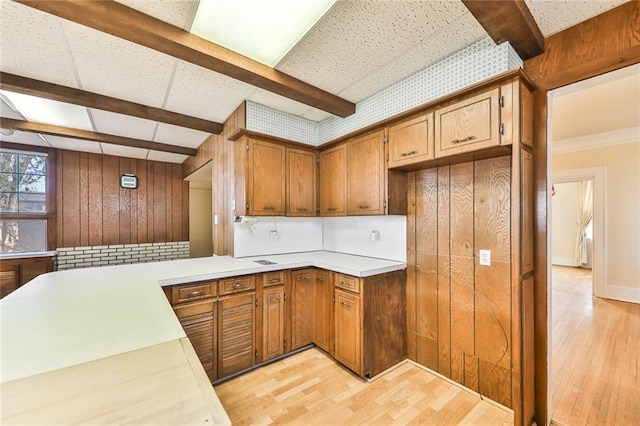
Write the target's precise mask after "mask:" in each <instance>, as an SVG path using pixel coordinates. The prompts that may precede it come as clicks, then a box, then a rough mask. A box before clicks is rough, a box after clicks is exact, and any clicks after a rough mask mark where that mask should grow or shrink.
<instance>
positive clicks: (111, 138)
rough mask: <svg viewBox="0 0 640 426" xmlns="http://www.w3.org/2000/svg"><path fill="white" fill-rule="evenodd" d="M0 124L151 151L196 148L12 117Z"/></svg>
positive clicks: (175, 151)
mask: <svg viewBox="0 0 640 426" xmlns="http://www.w3.org/2000/svg"><path fill="white" fill-rule="evenodd" d="M0 126H1V127H2V128H3V129H12V130H18V131H22V132H30V133H42V134H45V135H51V136H61V137H65V138H72V139H82V140H87V141H91V142H104V143H109V144H112V145H120V146H128V147H133V148H142V149H150V150H152V151H162V152H170V153H172V154H182V155H191V156H193V155H196V153H197V150H196V149H193V148H187V147H183V146H177V145H168V144H164V143H159V142H151V141H145V140H141V139H133V138H125V137H122V136H116V135H107V134H105V133H96V132H90V131H87V130H79V129H72V128H70V127H62V126H54V125H51V124H42V123H34V122H32V121H24V120H15V119H13V118H4V117H2V118H0Z"/></svg>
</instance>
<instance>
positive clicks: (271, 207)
mask: <svg viewBox="0 0 640 426" xmlns="http://www.w3.org/2000/svg"><path fill="white" fill-rule="evenodd" d="M262 209H263V210H275V209H276V208H275V207H273V206H264V207H262Z"/></svg>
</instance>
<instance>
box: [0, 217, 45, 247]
mask: <svg viewBox="0 0 640 426" xmlns="http://www.w3.org/2000/svg"><path fill="white" fill-rule="evenodd" d="M46 250H47V221H46V220H0V253H19V252H27V251H46Z"/></svg>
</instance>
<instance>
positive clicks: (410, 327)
mask: <svg viewBox="0 0 640 426" xmlns="http://www.w3.org/2000/svg"><path fill="white" fill-rule="evenodd" d="M416 321H417V317H416V174H415V172H409V173H408V174H407V357H408V358H409V359H410V360H412V361H417V353H416Z"/></svg>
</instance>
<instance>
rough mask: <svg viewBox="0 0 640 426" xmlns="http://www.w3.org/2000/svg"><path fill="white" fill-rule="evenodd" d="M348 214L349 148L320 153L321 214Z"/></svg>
mask: <svg viewBox="0 0 640 426" xmlns="http://www.w3.org/2000/svg"><path fill="white" fill-rule="evenodd" d="M346 214H347V148H346V145H339V146H336V147H334V148H331V149H329V150H327V151H323V152H321V153H320V216H346Z"/></svg>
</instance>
